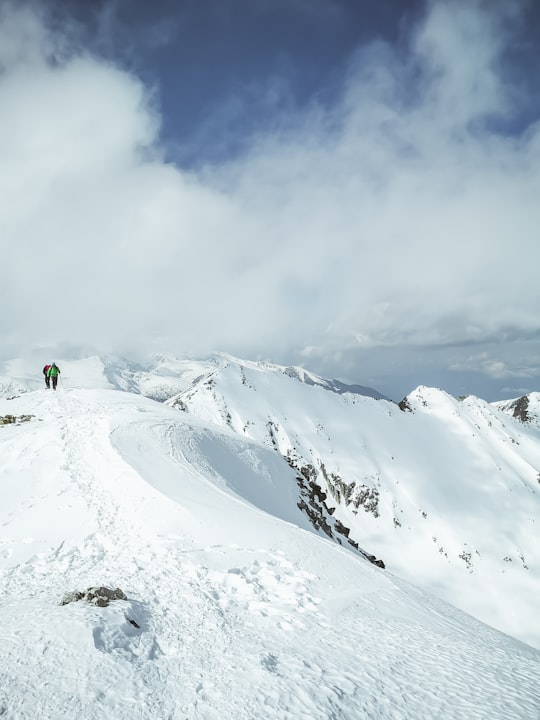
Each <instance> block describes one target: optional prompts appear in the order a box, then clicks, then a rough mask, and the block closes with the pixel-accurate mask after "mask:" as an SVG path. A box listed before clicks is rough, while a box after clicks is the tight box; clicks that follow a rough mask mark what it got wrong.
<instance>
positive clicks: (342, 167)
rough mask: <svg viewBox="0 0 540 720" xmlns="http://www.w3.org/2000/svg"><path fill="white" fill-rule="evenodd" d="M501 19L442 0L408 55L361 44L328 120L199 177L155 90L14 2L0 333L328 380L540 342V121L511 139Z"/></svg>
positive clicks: (324, 111)
mask: <svg viewBox="0 0 540 720" xmlns="http://www.w3.org/2000/svg"><path fill="white" fill-rule="evenodd" d="M506 5H507V4H505V3H499V4H497V3H495V4H491V5H489V6H488V4H487V3H480V2H467V3H465V2H463V3H442V2H434V3H432V4H431V5H430V6H429V12H428V13H427V15H426V17H425V18H424V20H423V22H422V23H421V24H420V25H419V26H418V27H416V28H415V29H414V30H413V32H412V33H411V36H410V37H409V39H408V42H407V45H406V47H401V48H400V49H399V51H398V50H396V49H394V48H392V47H390V46H388V45H386V44H384V43H381V42H378V43H373V44H371V45H369V46H366V47H360V48H358V50H357V52H356V54H355V56H354V57H353V58H351V62H350V66H349V69H348V72H347V74H346V76H345V77H344V78H343V91H342V95H341V97H340V99H339V100H338V101H337V102H336V103H335V104H334V106H332V107H328V106H323V105H320V104H317V103H313V104H311V105H310V107H309V109H308V110H306V111H303V112H302V113H301V114H297V115H296V116H294V117H293V116H291V115H288V116H281V117H279V118H276V128H277V129H276V131H275V132H274V133H272V134H268V133H266V134H265V135H264V136H259V137H257V138H255V139H254V141H253V143H252V144H251V145H250V148H249V150H248V151H247V152H245V153H243V154H242V156H241V157H237V158H236V159H234V160H231V161H229V162H227V163H224V164H222V165H221V166H219V167H206V168H202V169H199V170H197V171H193V170H192V171H190V172H185V171H182V169H180V168H178V167H175V166H173V165H170V164H167V163H165V162H164V161H163V159H162V156H161V154H160V149H159V142H158V138H159V113H158V111H157V110H156V108H155V105H154V102H153V95H152V93H151V89H149V88H147V87H145V86H144V85H143V83H142V82H141V81H140V80H139V79H137V78H136V77H134V76H133V75H132V74H130V73H128V72H126V71H125V70H123V69H121V68H119V67H115V66H113V65H111V64H110V63H108V62H105V61H104V60H101V59H99V58H98V57H95V56H93V55H91V54H90V53H88V52H86V51H84V50H83V49H80V48H79V49H77V48H76V47H74V45H73V43H72V42H71V41H70V38H69V37H66V35H65V34H64V35H59V34H58V33H52V32H51V31H50V30H48V29H47V22H46V18H43V17H41V16H39V15H37V14H36V13H35V12H32V11H30V10H26V11H21V10H17V9H14V6H13V5H11V6H6V7H5V8H4V10H3V12H2V14H1V16H0V107H1V113H0V189H1V192H0V231H1V233H0V237H1V240H0V242H1V246H2V247H1V249H2V260H3V262H2V268H3V282H2V285H1V286H0V299H1V302H2V309H3V312H2V314H1V320H0V330H1V332H2V334H3V336H4V339H5V341H6V342H7V343H10V344H11V345H12V346H21V347H22V346H24V345H28V344H30V345H35V344H39V343H44V344H50V343H51V342H53V341H60V340H65V341H70V342H72V343H75V344H76V343H94V344H96V345H98V346H99V345H101V346H104V345H107V346H108V347H115V348H116V349H122V346H124V347H127V346H137V345H141V346H148V345H149V344H150V343H151V342H152V341H153V340H161V341H162V342H163V343H164V344H170V343H171V342H174V343H175V344H176V345H177V346H178V345H180V346H183V347H185V348H186V349H189V350H200V349H212V348H222V349H226V350H229V351H231V352H251V353H252V354H255V353H257V352H260V353H264V354H265V355H267V356H270V357H277V358H280V357H285V355H286V353H287V352H289V355H290V356H291V357H292V356H293V354H294V352H296V353H297V357H300V356H303V357H304V358H308V359H311V360H312V361H318V362H321V363H322V362H326V363H327V364H329V366H330V365H332V362H333V361H332V359H334V360H335V363H334V365H335V367H337V366H338V364H339V361H340V358H343V357H344V355H346V354H347V353H349V354H350V353H354V351H355V350H365V349H376V348H388V347H409V348H410V347H415V346H418V347H423V348H425V347H439V348H440V347H449V346H459V345H461V346H463V345H465V346H466V345H467V344H474V345H479V344H481V343H483V342H490V343H494V342H495V343H496V341H497V338H501V339H505V338H506V339H508V338H518V339H519V338H526V337H531V338H535V337H536V338H537V337H538V331H539V325H540V320H539V317H538V312H537V310H538V307H540V302H539V301H540V284H539V283H538V282H537V279H536V274H537V266H538V259H539V257H538V256H539V249H538V247H539V246H538V242H537V238H536V235H537V228H538V225H539V220H540V217H539V215H540V211H539V210H538V202H537V198H538V197H539V196H540V162H539V161H540V129H539V128H540V126H539V125H538V124H530V125H529V127H527V128H521V127H520V128H519V131H516V130H515V129H514V130H513V132H510V131H509V130H508V128H510V127H512V118H513V114H514V112H515V108H516V107H519V102H520V98H519V92H518V91H517V90H516V88H515V87H511V86H510V85H509V84H508V83H507V81H506V74H505V52H506V50H507V49H508V47H510V46H511V45H512V43H514V42H516V34H515V33H516V32H517V30H516V28H518V26H519V15H518V14H517V13H516V11H515V8H516V7H519V3H516V4H514V6H513V7H514V10H513V14H509V12H508V10H507V8H506ZM486 8H488V9H486ZM501 128H506V130H505V131H503V130H501ZM466 357H469V358H472V357H477V358H478V363H477V368H476V369H477V370H478V371H479V372H485V373H487V374H490V375H491V376H494V374H495V375H497V376H498V377H503V376H504V375H505V370H506V371H507V372H506V375H507V376H509V377H511V376H512V374H513V375H514V376H515V375H516V374H517V370H516V369H515V368H514V369H513V368H512V365H511V363H512V359H511V357H506V358H498V357H493V358H492V359H490V361H489V362H488V361H487V360H486V356H485V355H482V351H481V350H479V351H478V352H474V353H472V352H468V353H467V354H466V355H463V358H466ZM461 362H462V363H464V362H465V360H464V359H462V361H461ZM468 362H469V363H470V362H471V360H468ZM519 362H520V363H521V364H523V359H520V360H519ZM497 363H500V364H499V365H498V364H497ZM449 364H450V365H452V366H453V369H455V368H458V367H463V364H462V365H460V360H459V358H458V359H454V360H452V362H451V363H449Z"/></svg>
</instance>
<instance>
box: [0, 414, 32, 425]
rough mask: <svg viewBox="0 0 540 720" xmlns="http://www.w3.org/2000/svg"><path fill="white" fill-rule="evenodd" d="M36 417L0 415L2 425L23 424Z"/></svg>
mask: <svg viewBox="0 0 540 720" xmlns="http://www.w3.org/2000/svg"><path fill="white" fill-rule="evenodd" d="M33 417H34V415H19V416H18V417H17V415H0V425H13V424H17V425H19V424H20V423H23V422H29V421H30V420H31V419H32V418H33Z"/></svg>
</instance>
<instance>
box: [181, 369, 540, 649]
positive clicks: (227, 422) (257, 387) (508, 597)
mask: <svg viewBox="0 0 540 720" xmlns="http://www.w3.org/2000/svg"><path fill="white" fill-rule="evenodd" d="M322 387H323V386H321V385H316V384H312V385H310V386H306V385H305V384H303V383H298V382H295V381H294V378H291V377H290V376H289V375H288V374H287V373H282V372H279V370H277V369H276V368H273V369H268V368H266V367H261V366H260V365H259V364H256V363H245V362H240V361H233V360H229V361H228V362H226V363H224V364H223V365H222V366H221V367H220V368H219V369H218V370H216V371H213V372H211V373H209V374H208V375H207V376H206V377H204V378H201V379H200V380H199V381H198V382H197V383H195V384H194V385H193V386H192V387H191V388H189V389H188V390H185V391H184V392H182V393H180V394H179V395H178V396H177V397H176V398H173V399H172V400H171V401H170V404H171V405H172V406H173V407H178V408H180V409H182V410H184V411H186V412H189V413H191V414H194V415H196V416H197V417H199V418H201V419H203V420H205V421H206V422H208V423H210V424H212V425H217V426H221V427H229V428H230V429H231V430H233V431H234V432H235V433H237V434H238V435H241V436H243V437H248V438H251V439H253V440H256V441H258V442H260V443H262V444H264V445H267V446H268V447H273V448H274V449H275V450H276V451H277V452H278V453H279V454H281V455H282V456H283V457H284V458H286V459H287V461H288V462H289V464H290V465H291V466H292V467H294V468H296V470H297V471H298V477H299V484H300V495H301V499H300V502H301V503H302V504H304V505H305V506H307V507H306V508H305V509H306V512H307V513H308V514H310V515H311V516H312V519H313V522H314V523H315V524H318V525H319V526H320V527H321V528H323V530H325V531H326V532H327V534H329V535H331V536H333V537H335V538H336V539H337V540H338V542H342V543H343V544H345V545H351V544H352V545H358V546H360V547H361V548H363V549H365V550H367V551H368V552H369V554H371V555H373V556H375V557H376V558H378V559H381V560H382V561H383V562H384V563H385V565H386V567H387V568H389V569H391V570H392V571H393V572H395V573H397V574H398V575H400V577H404V578H406V579H407V580H409V581H410V582H414V583H417V584H419V585H420V586H421V587H423V588H426V589H429V590H430V591H432V592H435V593H436V594H438V595H440V596H442V597H444V598H445V599H446V600H448V601H449V602H451V603H452V604H454V605H456V606H457V607H460V608H462V609H464V610H466V611H467V612H470V613H472V614H474V615H475V616H476V617H479V618H480V619H482V620H483V621H485V622H488V623H489V624H492V625H493V626H495V627H497V628H499V629H501V630H504V631H505V632H508V633H510V634H512V635H514V636H516V637H519V638H520V639H522V640H524V641H526V642H529V643H531V644H533V645H535V646H537V647H539V646H540V619H539V618H538V612H537V609H538V607H537V603H538V597H539V596H540V544H539V543H538V529H537V527H536V521H537V519H538V517H539V513H538V510H539V498H540V486H539V480H540V433H539V425H538V418H539V417H540V408H539V406H538V404H537V401H536V400H534V398H533V400H532V401H531V403H530V404H529V407H530V408H531V411H530V419H529V420H528V422H525V423H524V422H520V419H519V418H516V419H514V418H513V417H509V413H510V412H512V414H513V408H514V405H513V404H512V403H508V404H506V405H505V404H503V405H501V406H500V407H497V406H496V405H490V404H488V403H486V402H484V401H482V400H479V399H478V398H474V397H468V398H465V399H463V400H461V401H460V400H457V399H455V398H453V397H451V396H449V395H448V394H446V393H444V392H442V391H441V390H436V389H430V388H418V389H417V390H416V391H414V392H413V393H411V395H409V396H408V397H407V398H406V399H405V400H404V401H402V402H401V403H400V406H397V405H396V404H394V403H390V402H386V401H374V400H373V399H371V398H369V397H363V396H359V395H357V394H354V393H345V394H341V393H340V394H337V393H335V392H329V391H328V388H325V389H322ZM535 403H536V404H535ZM522 404H523V403H522ZM314 488H316V490H314ZM310 498H311V499H310Z"/></svg>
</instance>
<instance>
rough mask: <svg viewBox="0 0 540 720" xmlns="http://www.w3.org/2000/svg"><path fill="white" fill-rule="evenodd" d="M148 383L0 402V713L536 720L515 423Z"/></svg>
mask: <svg viewBox="0 0 540 720" xmlns="http://www.w3.org/2000/svg"><path fill="white" fill-rule="evenodd" d="M56 361H57V362H58V363H59V364H60V363H61V359H60V358H56ZM155 363H156V365H155V367H154V370H155V371H156V372H153V371H152V370H150V369H149V368H148V367H146V368H145V367H142V368H141V367H140V366H136V365H135V364H131V363H129V362H127V361H126V362H125V363H121V362H118V361H116V360H113V359H111V358H104V359H101V360H99V361H98V360H96V359H95V358H94V359H90V360H88V361H87V362H83V363H79V364H71V362H70V361H66V362H64V363H62V364H61V368H62V371H63V374H64V373H65V384H64V386H63V387H61V388H59V390H58V391H57V392H56V393H54V392H52V391H47V390H46V389H45V388H44V387H43V389H38V390H34V391H32V390H31V389H29V388H27V389H28V391H27V392H24V393H22V394H20V395H19V397H11V396H10V397H11V399H8V397H1V398H0V417H1V418H7V417H8V416H9V419H8V421H7V422H6V423H5V424H4V423H0V478H1V482H0V527H2V533H1V536H0V587H1V588H2V593H1V595H0V607H1V610H2V629H3V651H2V653H0V715H2V716H5V717H6V718H13V720H14V719H15V718H17V719H19V718H20V719H21V720H24V719H25V718H30V717H33V716H34V715H35V712H36V708H38V709H39V716H40V718H43V720H53V718H54V719H55V720H56V719H57V718H68V717H70V718H71V717H77V718H84V720H97V718H102V719H104V720H132V718H133V717H134V716H140V717H141V718H144V719H145V720H157V719H158V718H160V719H161V718H164V717H170V718H176V717H178V718H180V717H182V718H187V720H199V718H220V720H253V719H254V718H261V719H262V718H267V717H271V718H296V717H310V718H313V719H314V720H326V718H329V717H336V718H337V717H339V718H343V720H357V718H360V717H377V718H381V720H390V719H391V718H395V717H396V715H399V716H401V717H404V718H411V720H412V718H417V717H425V718H434V717H442V716H444V717H445V718H447V719H448V720H468V719H469V718H470V717H489V718H490V719H493V720H505V718H508V717H512V719H513V720H514V719H516V720H536V718H537V710H538V704H537V701H538V693H537V691H538V686H539V683H540V652H539V651H537V650H534V649H533V648H532V647H529V646H527V645H524V644H522V643H521V642H519V641H518V640H516V639H513V638H511V637H508V635H504V634H502V633H500V632H498V631H497V630H494V629H492V628H490V627H488V626H487V625H484V624H482V623H481V622H479V621H478V620H475V619H474V618H473V617H471V616H470V615H467V614H465V613H463V612H462V611H460V610H458V609H456V606H461V607H468V608H469V609H473V610H476V612H475V614H476V615H478V616H479V617H482V616H483V617H484V619H487V620H488V621H490V622H491V623H492V624H493V625H498V626H499V627H501V626H503V625H504V624H505V629H506V630H507V631H508V632H511V633H512V634H513V635H514V636H519V637H523V638H524V639H525V640H527V641H529V642H531V643H533V642H534V641H535V638H536V637H537V632H538V617H537V615H538V613H537V608H536V598H537V597H538V566H539V564H540V563H539V558H538V549H537V548H536V545H537V543H535V537H536V536H535V534H534V519H535V515H534V512H535V509H537V507H538V506H537V497H538V496H537V494H536V488H537V481H536V476H535V475H534V468H538V467H539V466H540V450H539V439H538V432H537V431H536V430H535V429H534V428H529V427H524V426H523V425H522V423H520V422H519V421H518V420H515V419H514V418H512V417H509V416H508V415H507V414H505V413H504V412H503V411H501V410H499V409H497V408H493V407H490V406H487V405H486V404H481V403H480V402H478V403H476V402H468V403H462V404H460V403H456V408H457V410H456V414H455V415H451V416H450V417H449V416H448V415H444V416H443V415H441V414H437V413H429V412H425V413H424V412H418V413H412V414H411V413H402V412H401V411H400V410H399V409H398V408H397V406H396V405H394V404H393V403H390V402H386V401H384V400H382V401H376V400H374V399H372V398H369V397H363V396H361V395H357V394H353V393H344V394H338V393H335V392H328V391H327V390H326V389H325V388H324V387H320V386H319V384H317V383H316V384H313V385H312V384H309V383H305V382H299V381H298V379H297V378H294V377H290V376H289V375H288V374H286V373H284V372H281V371H274V370H272V371H270V372H268V371H265V370H264V368H262V367H260V366H258V365H253V364H249V363H244V364H237V363H234V362H231V361H229V360H227V361H226V362H224V361H223V358H221V359H220V360H219V361H217V362H216V361H215V360H213V359H208V360H206V361H204V362H201V363H199V362H195V361H190V360H189V359H183V358H166V359H163V358H162V359H160V360H156V361H155ZM21 375H22V373H21ZM92 376H93V377H94V380H95V382H96V385H97V386H95V387H93V388H74V387H73V384H74V382H75V379H76V378H77V377H79V378H81V379H83V378H84V381H85V382H86V383H87V384H88V383H90V380H91V377H92ZM38 379H39V378H38ZM29 380H32V382H33V381H34V378H30V379H29ZM99 383H102V385H101V386H99ZM122 383H132V387H133V388H134V392H129V391H127V392H126V391H125V390H126V388H121V387H120V386H121V385H122ZM175 383H177V387H180V388H181V387H182V386H184V389H183V390H182V391H181V392H180V393H178V394H177V395H176V396H175V400H173V401H171V403H170V405H172V407H171V406H169V404H168V403H167V404H164V403H160V402H156V401H155V400H152V399H148V398H145V397H143V396H142V395H141V390H144V389H145V384H146V390H148V391H149V392H156V389H161V390H163V389H164V388H165V387H166V385H167V384H169V385H170V387H172V386H174V384H175ZM105 385H107V386H108V387H104V386H105ZM111 386H112V387H115V388H119V387H120V389H122V390H123V392H118V390H117V389H115V390H112V389H109V388H110V387H111ZM422 392H423V393H424V395H425V391H422ZM436 397H439V396H438V395H436ZM431 400H432V399H431V397H429V398H428V403H430V402H431ZM179 410H182V411H181V412H180V411H179ZM534 503H536V505H535V504H534ZM362 550H366V551H367V552H368V553H369V552H370V551H371V552H374V553H376V555H377V557H382V558H383V559H384V561H385V562H386V565H387V570H381V569H380V568H379V567H376V566H375V565H374V564H372V563H368V562H365V555H366V553H363V552H361V551H362ZM403 578H405V579H403ZM411 581H412V582H411ZM96 589H98V590H99V593H98V595H99V596H100V597H101V596H102V595H103V594H105V595H106V594H109V597H111V598H112V600H111V602H110V603H108V604H106V606H105V607H98V606H97V605H96V604H95V603H93V602H89V601H88V599H89V598H92V597H95V595H96V593H95V592H94V591H95V590H96ZM486 589H489V592H486ZM426 590H428V591H429V590H434V591H435V593H436V594H431V593H430V592H427V591H426ZM441 596H443V597H446V598H447V599H450V600H452V602H453V604H454V606H452V605H448V604H447V603H446V602H444V601H443V600H442V599H440V597H441ZM68 600H70V602H68ZM481 601H482V602H481ZM482 612H483V613H484V614H483V615H482ZM487 616H489V617H487ZM344 638H346V642H344V640H343V639H344ZM358 648H361V652H359V651H358ZM516 677H518V678H519V682H518V683H516ZM111 678H112V679H113V680H114V682H111ZM404 687H406V688H407V692H406V693H404V692H403V688H404ZM464 692H466V703H465V704H462V703H456V702H454V701H452V702H449V701H448V698H456V697H461V696H462V695H463V693H464Z"/></svg>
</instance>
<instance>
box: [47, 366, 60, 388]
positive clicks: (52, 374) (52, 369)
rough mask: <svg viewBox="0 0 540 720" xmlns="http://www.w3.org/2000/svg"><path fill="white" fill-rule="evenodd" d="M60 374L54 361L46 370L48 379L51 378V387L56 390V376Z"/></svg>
mask: <svg viewBox="0 0 540 720" xmlns="http://www.w3.org/2000/svg"><path fill="white" fill-rule="evenodd" d="M59 375H60V368H59V367H58V365H57V364H56V363H53V364H52V365H51V366H50V367H49V369H48V370H47V376H48V378H49V380H52V389H53V390H56V385H57V383H58V376H59Z"/></svg>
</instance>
